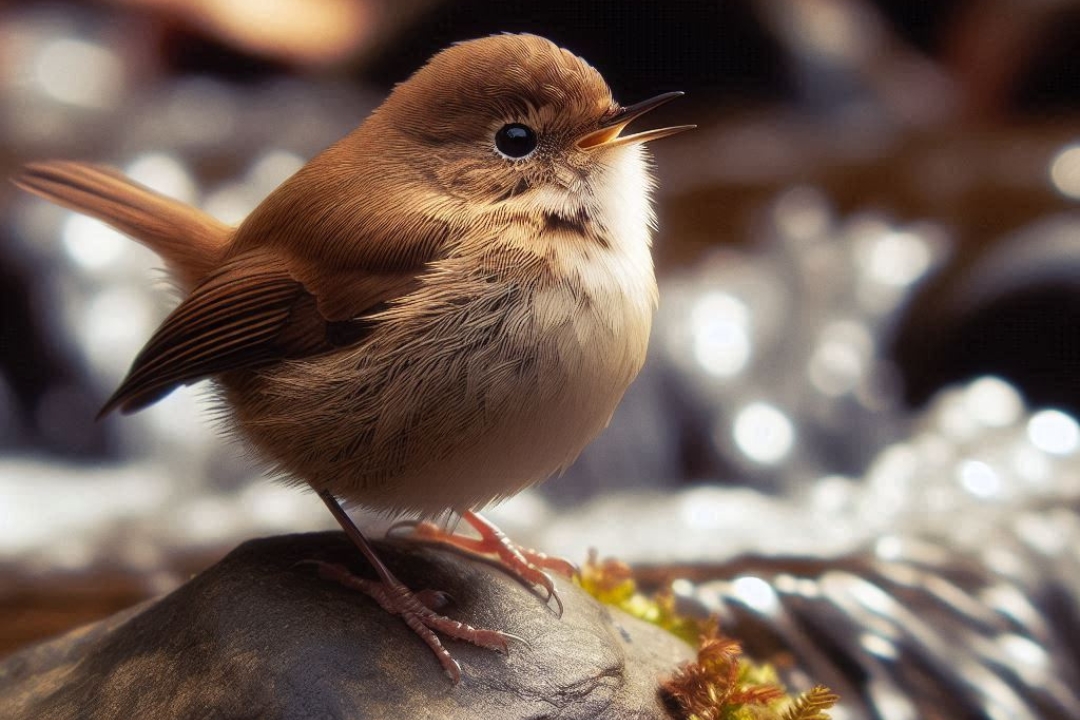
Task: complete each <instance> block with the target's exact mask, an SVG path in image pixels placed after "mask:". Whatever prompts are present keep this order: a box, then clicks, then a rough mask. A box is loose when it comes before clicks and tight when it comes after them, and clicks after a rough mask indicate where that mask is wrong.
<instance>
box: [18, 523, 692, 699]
mask: <svg viewBox="0 0 1080 720" xmlns="http://www.w3.org/2000/svg"><path fill="white" fill-rule="evenodd" d="M379 547H380V551H381V553H382V556H383V557H384V559H385V560H386V562H387V564H388V565H389V566H390V567H391V569H393V570H394V572H395V573H397V574H398V577H400V578H401V579H402V580H403V581H404V582H406V583H407V584H409V585H410V586H411V587H414V588H423V587H431V588H435V589H440V590H444V591H447V592H449V593H450V595H451V596H452V597H453V598H454V603H453V604H452V605H451V606H450V607H449V608H447V610H446V611H445V612H446V614H448V615H449V616H451V617H453V618H455V619H459V620H462V621H465V622H468V623H470V624H473V625H476V626H479V627H486V628H494V629H499V630H505V631H507V632H509V633H512V634H514V635H516V636H518V637H520V638H522V639H523V641H512V642H511V646H510V651H509V653H508V654H506V655H503V654H499V653H496V652H492V651H490V650H483V649H480V648H476V647H473V646H472V645H469V644H466V643H461V642H453V641H447V642H446V645H447V647H448V648H449V649H450V651H451V653H453V655H454V657H455V658H456V659H457V660H458V662H460V663H461V667H462V681H461V683H460V684H458V685H453V684H452V683H451V682H450V681H449V680H448V679H447V677H446V676H445V675H444V674H443V672H442V669H441V667H440V666H439V663H438V662H437V661H436V659H435V657H434V656H433V655H432V653H431V651H430V650H429V649H428V648H427V646H426V645H424V644H423V642H422V641H421V640H420V639H419V638H418V637H416V636H415V635H414V634H413V633H412V631H410V630H409V629H408V628H407V627H406V626H405V625H404V623H403V622H402V621H401V620H400V619H399V618H397V617H393V616H390V615H388V614H387V613H385V612H384V611H382V610H381V609H380V608H379V607H378V606H377V605H376V604H375V603H374V601H372V600H370V599H369V598H367V597H366V596H364V595H362V594H359V593H357V592H354V591H352V590H348V589H346V588H344V587H341V586H340V585H337V584H336V583H334V582H332V581H328V580H324V579H322V578H320V577H319V576H318V575H317V574H316V572H315V571H314V570H313V569H312V568H310V567H307V566H304V565H297V563H298V562H299V561H301V560H305V559H320V560H327V561H330V562H340V563H343V564H346V565H348V566H349V567H351V568H353V569H354V570H355V571H356V572H358V574H362V575H365V576H370V573H369V571H368V570H367V568H366V567H365V566H364V564H363V561H362V560H361V559H360V557H359V553H358V552H357V551H356V550H355V549H354V548H353V547H352V545H350V544H349V542H348V540H347V539H346V538H345V536H344V535H343V534H341V533H319V534H311V535H290V536H283V537H274V538H266V539H262V540H254V541H251V542H248V543H245V544H243V545H241V546H240V547H238V548H237V549H236V550H234V551H233V552H232V553H231V554H230V555H229V556H228V557H226V558H225V559H224V560H222V561H221V562H219V563H218V564H216V565H214V566H213V567H211V568H210V569H208V570H206V571H205V572H203V573H202V574H200V575H198V576H196V577H195V578H193V579H192V580H190V581H189V582H188V583H186V584H185V585H183V586H182V587H180V588H179V589H177V590H176V591H175V592H173V593H170V594H169V595H166V596H164V597H162V598H159V599H157V600H153V601H150V602H147V603H144V604H143V605H140V606H137V607H135V608H132V609H130V610H126V611H124V612H123V613H120V614H118V615H115V616H113V617H111V618H109V619H106V620H104V621H102V622H99V623H97V624H94V625H90V626H87V627H85V628H82V629H79V630H76V631H73V632H71V633H68V634H67V635H64V636H62V637H60V638H57V639H55V640H52V641H49V642H46V643H43V644H40V645H37V646H34V647H31V648H28V649H26V650H23V651H21V652H19V653H17V654H15V655H13V656H11V657H9V658H7V659H6V660H5V661H4V662H3V663H2V664H0V708H2V712H0V715H3V716H4V717H5V718H10V719H11V720H22V719H26V720H31V719H33V720H44V719H49V720H66V719H67V718H93V719H94V720H104V719H106V718H117V719H122V720H129V719H130V718H155V719H157V720H168V719H169V718H185V719H186V718H195V717H199V718H216V719H220V720H228V719H231V718H237V719H239V718H245V719H249V718H288V719H289V720H293V719H297V720H299V719H303V720H314V719H315V718H350V719H361V718H410V719H411V718H440V719H442V718H446V719H451V720H452V719H454V718H476V717H487V718H537V719H539V718H554V717H558V718H560V720H562V719H567V718H590V719H593V718H613V719H621V718H666V717H668V716H667V714H666V712H665V710H664V708H663V705H662V703H661V701H660V699H659V697H658V694H657V690H658V687H659V680H660V678H661V677H662V676H664V675H666V674H669V673H671V672H672V671H673V670H674V669H675V667H676V666H677V665H678V664H679V663H681V662H683V661H685V660H687V659H691V658H692V657H693V651H692V649H691V648H690V647H688V646H687V645H685V644H684V643H683V642H682V641H680V640H678V639H676V638H675V637H673V636H671V635H669V634H668V633H666V632H664V631H663V630H660V629H658V628H655V627H653V626H651V625H649V624H647V623H644V622H641V621H639V620H637V619H635V618H632V617H630V616H628V615H625V614H623V613H621V612H620V611H618V610H615V609H612V608H609V607H607V606H604V605H602V604H600V603H597V602H596V601H595V600H593V599H592V598H591V597H590V596H589V595H588V594H586V593H585V592H583V591H582V590H580V589H579V588H577V587H576V586H574V585H572V584H571V583H569V582H566V581H563V580H562V579H561V578H559V579H557V583H558V586H559V591H560V594H561V597H562V599H563V602H564V604H565V612H564V614H563V616H562V618H558V617H556V615H555V613H554V612H553V611H552V610H551V609H550V608H549V607H548V606H547V605H545V604H544V602H543V600H542V598H540V597H538V596H537V595H536V594H535V593H533V592H530V590H529V589H527V588H525V587H523V586H522V585H521V584H520V583H518V582H517V581H515V580H513V579H511V578H510V577H508V576H507V575H505V574H504V573H503V572H501V571H499V570H497V569H496V568H494V567H491V566H489V565H487V564H485V563H483V562H477V561H473V560H468V559H466V558H463V557H461V556H459V555H456V554H454V553H450V552H446V551H440V550H436V549H432V548H425V547H421V546H419V545H416V544H410V543H406V542H402V541H395V542H384V543H381V544H380V545H379Z"/></svg>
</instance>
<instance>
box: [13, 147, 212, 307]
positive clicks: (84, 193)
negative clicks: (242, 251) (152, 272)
mask: <svg viewBox="0 0 1080 720" xmlns="http://www.w3.org/2000/svg"><path fill="white" fill-rule="evenodd" d="M12 180H13V182H14V183H15V184H16V185H18V186H19V187H21V188H22V189H24V190H27V191H29V192H32V193H34V194H35V195H40V196H41V197H43V198H45V199H47V200H51V201H52V202H54V203H57V204H58V205H63V206H64V207H67V208H70V209H72V210H75V211H77V212H80V213H84V214H86V215H90V216H92V217H95V218H97V219H98V220H101V221H102V222H105V223H108V224H109V225H112V226H113V227H114V228H116V229H117V230H119V231H120V232H122V233H125V234H127V235H130V236H131V237H133V238H135V239H136V240H138V241H139V242H141V243H143V244H144V245H146V246H147V247H149V248H150V249H151V250H153V251H154V252H156V253H157V254H158V255H160V256H161V257H162V258H163V259H164V260H165V262H166V264H167V265H168V266H169V269H170V270H172V272H173V274H174V275H175V277H176V279H177V280H178V281H180V283H182V284H183V285H184V287H185V288H187V289H190V288H191V287H193V286H194V285H195V284H197V283H198V282H199V280H201V279H202V278H203V277H205V276H206V274H207V273H208V272H209V271H210V270H211V269H212V268H214V267H216V266H217V265H218V263H219V262H220V260H221V257H222V254H223V253H224V250H225V247H226V246H227V245H228V242H229V237H230V234H231V232H232V229H231V228H230V227H229V226H227V225H224V224H222V223H220V222H218V221H217V220H215V219H214V218H212V217H210V216H209V215H207V214H206V213H204V212H202V211H201V210H197V209H196V208H193V207H191V206H190V205H185V204H184V203H182V202H180V201H178V200H173V199H172V198H168V197H165V196H164V195H161V194H160V193H157V192H155V191H153V190H151V189H150V188H148V187H146V186H144V185H140V184H139V183H136V182H135V181H134V180H131V179H129V178H127V177H125V176H124V175H122V174H121V173H120V172H119V171H117V170H114V169H112V168H109V167H105V166H103V165H90V164H87V163H79V162H69V161H63V160H52V161H46V162H36V163H30V164H28V165H26V166H25V167H24V168H23V169H22V172H20V173H19V174H18V175H17V176H15V177H14V178H12Z"/></svg>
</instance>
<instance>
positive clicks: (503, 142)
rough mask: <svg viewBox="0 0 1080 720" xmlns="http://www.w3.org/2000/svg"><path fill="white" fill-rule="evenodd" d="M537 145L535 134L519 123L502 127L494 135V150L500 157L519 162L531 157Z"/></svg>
mask: <svg viewBox="0 0 1080 720" xmlns="http://www.w3.org/2000/svg"><path fill="white" fill-rule="evenodd" d="M538 143H539V140H537V138H536V132H535V131H534V130H533V129H532V128H531V127H529V126H528V125H522V124H521V123H510V124H508V125H503V126H502V127H501V128H499V131H498V132H496V133H495V149H496V150H498V151H499V154H500V155H502V156H503V157H505V158H509V159H511V160H520V159H521V158H524V157H528V156H529V155H532V153H533V151H534V150H536V146H537V144H538Z"/></svg>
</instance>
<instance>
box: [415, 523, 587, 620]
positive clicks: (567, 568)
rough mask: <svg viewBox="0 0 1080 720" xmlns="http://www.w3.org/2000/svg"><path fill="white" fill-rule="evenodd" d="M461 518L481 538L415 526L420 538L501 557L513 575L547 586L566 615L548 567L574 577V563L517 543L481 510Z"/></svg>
mask: <svg viewBox="0 0 1080 720" xmlns="http://www.w3.org/2000/svg"><path fill="white" fill-rule="evenodd" d="M461 517H462V519H464V520H465V522H467V523H469V524H470V525H472V526H473V529H475V530H476V532H478V533H479V534H480V537H479V538H472V537H468V536H465V535H458V534H457V533H452V532H446V531H445V530H442V529H440V528H439V527H437V526H436V525H434V524H432V523H429V522H422V523H416V524H413V525H412V526H413V531H414V534H415V537H416V538H417V539H418V540H423V541H425V542H431V543H435V544H438V545H440V546H442V547H447V548H449V549H452V550H457V551H459V552H464V553H468V554H474V555H494V556H495V557H497V558H498V560H499V566H500V567H501V568H502V569H503V570H505V571H506V572H508V573H509V574H510V575H512V576H513V577H515V578H517V579H518V580H520V581H521V582H523V583H525V584H527V585H539V586H540V587H542V588H544V590H545V591H546V592H547V597H548V599H554V600H555V603H556V604H557V605H558V606H559V615H562V610H563V605H562V600H561V599H560V598H559V593H558V592H557V591H556V590H555V583H554V581H552V579H551V576H550V575H548V574H547V573H546V572H544V570H550V571H552V572H557V573H559V574H560V575H563V576H565V577H572V576H573V575H574V573H575V572H577V568H576V567H575V566H574V564H573V563H571V562H570V561H568V560H564V559H562V558H558V557H549V556H548V555H545V554H544V553H541V552H537V551H536V550H530V549H528V548H523V547H520V546H518V545H515V544H514V543H513V542H512V541H511V540H510V538H508V537H507V536H506V534H505V533H504V532H503V531H502V530H500V529H499V528H498V527H496V526H495V525H493V524H492V523H491V522H490V521H489V520H487V519H485V518H484V517H483V516H481V515H479V514H478V513H475V512H472V511H466V512H463V513H462V514H461Z"/></svg>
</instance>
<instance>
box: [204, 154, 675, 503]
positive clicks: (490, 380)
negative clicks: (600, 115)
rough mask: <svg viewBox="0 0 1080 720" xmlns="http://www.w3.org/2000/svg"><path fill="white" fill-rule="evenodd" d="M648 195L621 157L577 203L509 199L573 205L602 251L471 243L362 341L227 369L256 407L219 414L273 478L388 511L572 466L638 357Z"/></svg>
mask: <svg viewBox="0 0 1080 720" xmlns="http://www.w3.org/2000/svg"><path fill="white" fill-rule="evenodd" d="M590 188H591V190H590ZM650 189H651V179H650V178H649V176H648V172H647V169H646V162H645V157H644V152H643V150H642V149H641V148H640V147H637V146H631V147H625V148H619V149H617V150H613V151H611V152H610V153H609V154H608V157H607V159H606V161H605V164H604V165H603V166H602V167H601V169H600V170H598V171H597V172H596V173H594V175H593V178H592V180H591V183H590V186H589V187H588V188H583V189H582V191H581V192H567V191H561V190H555V189H552V188H547V189H538V190H537V191H536V192H533V193H530V194H527V195H525V196H523V197H521V198H520V199H513V200H511V202H520V203H531V205H529V206H528V207H530V208H532V209H533V210H535V209H536V208H537V206H538V204H539V206H540V207H543V208H545V209H550V210H553V211H558V212H561V213H563V214H565V215H567V216H573V215H574V214H575V213H576V212H577V211H579V210H581V211H584V213H585V214H587V215H588V217H590V218H591V219H592V220H593V221H594V222H596V223H598V224H599V226H600V227H601V229H602V231H603V235H604V238H605V239H606V242H605V243H597V242H595V241H589V240H588V239H587V238H584V237H581V236H579V235H576V234H574V233H573V232H572V231H570V230H562V231H554V232H551V233H548V234H546V235H544V236H543V237H541V238H539V239H538V238H536V237H521V236H520V233H517V232H515V231H513V230H507V229H503V230H501V231H499V232H495V233H493V235H494V236H493V237H482V238H477V242H479V243H483V244H484V245H483V248H484V249H483V250H482V251H480V252H477V248H475V247H474V248H473V251H474V252H473V253H465V252H462V253H452V254H451V255H450V256H449V257H448V258H446V259H445V260H441V261H438V262H437V263H435V264H434V265H433V267H432V269H431V271H430V272H428V273H426V274H425V275H424V280H423V283H422V284H421V286H420V288H419V289H418V290H416V291H415V292H413V293H411V294H409V295H407V296H405V297H404V298H402V299H401V300H400V301H398V302H395V303H394V304H392V305H391V307H390V308H389V309H388V310H386V311H384V312H383V313H381V314H380V315H377V316H375V317H376V318H381V319H382V320H384V321H386V322H379V323H377V324H376V326H375V329H374V331H373V332H372V333H371V335H370V337H368V338H367V339H365V340H364V341H363V342H361V343H360V344H358V345H356V346H354V347H351V348H349V349H347V350H343V351H340V352H335V353H332V354H329V355H323V356H319V357H315V358H310V359H304V360H293V361H286V362H282V363H278V364H276V365H274V366H272V367H270V368H267V369H263V370H259V371H257V372H254V373H250V372H246V373H232V374H226V375H225V376H224V377H223V378H222V380H223V383H222V384H223V386H224V389H225V392H226V394H229V393H241V392H242V393H243V394H244V395H245V396H246V397H247V398H248V400H249V402H246V403H230V404H231V405H233V406H234V407H237V408H238V409H237V410H236V411H234V413H233V417H234V419H235V422H236V429H237V431H238V432H239V433H240V434H242V435H243V436H245V437H246V438H247V439H248V440H249V441H251V442H252V443H253V444H254V445H255V447H256V448H257V449H258V451H259V452H260V453H261V454H262V455H264V456H265V457H266V458H267V459H269V460H270V461H271V462H272V463H273V464H274V466H275V470H276V472H277V474H279V475H280V476H281V477H283V478H284V479H286V480H288V481H303V482H306V483H308V484H310V485H311V486H313V487H315V488H316V489H328V490H330V491H331V492H333V493H334V494H335V495H336V496H337V497H339V498H340V499H341V500H343V501H344V502H345V503H347V504H349V505H354V506H361V507H366V508H369V509H373V510H377V511H381V512H385V513H391V514H396V513H414V514H421V515H426V516H434V515H439V514H441V513H445V512H446V511H448V510H453V511H462V510H467V509H477V508H480V507H482V506H484V505H486V504H488V503H490V502H492V501H496V500H499V499H502V498H505V497H508V496H510V495H513V494H514V493H516V492H518V491H520V490H521V489H523V488H524V487H527V486H528V485H531V484H533V483H536V482H539V481H541V480H543V479H545V478H547V477H549V476H550V475H552V474H553V473H556V472H559V471H561V470H563V469H565V468H566V467H567V466H568V465H569V464H570V463H572V462H573V460H574V459H575V458H576V457H577V456H578V454H579V453H580V452H581V450H582V449H583V448H584V447H585V446H586V445H587V444H588V443H589V442H590V441H591V440H592V439H594V438H595V437H596V435H598V434H599V433H600V431H601V430H603V429H604V427H606V426H607V424H608V422H609V420H610V418H611V415H612V413H613V412H614V410H615V407H616V406H617V404H618V402H619V400H620V399H621V398H622V395H623V393H624V391H625V390H626V388H627V386H628V385H629V384H630V382H631V381H632V380H633V379H634V377H635V376H636V375H637V373H638V371H639V369H640V368H641V365H642V363H643V362H644V358H645V352H646V347H647V344H648V335H649V328H650V324H651V320H652V313H653V310H654V307H655V303H656V286H655V280H654V277H653V269H652V260H651V256H650V252H649V240H650V234H651V226H652V223H653V216H652V210H651V206H650V202H649V191H650ZM522 207H525V205H523V206H522ZM500 250H512V251H514V253H515V254H514V255H513V256H514V257H515V258H518V259H519V261H516V262H514V263H506V262H502V261H500V257H505V253H503V254H502V255H500V252H499V251H500ZM465 256H468V257H469V260H465V259H463V258H464V257H465ZM477 256H483V257H485V258H486V261H485V262H481V263H477V262H476V259H475V258H476V257H477ZM522 259H523V260H522ZM252 398H258V399H257V401H255V402H250V400H251V399H252Z"/></svg>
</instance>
